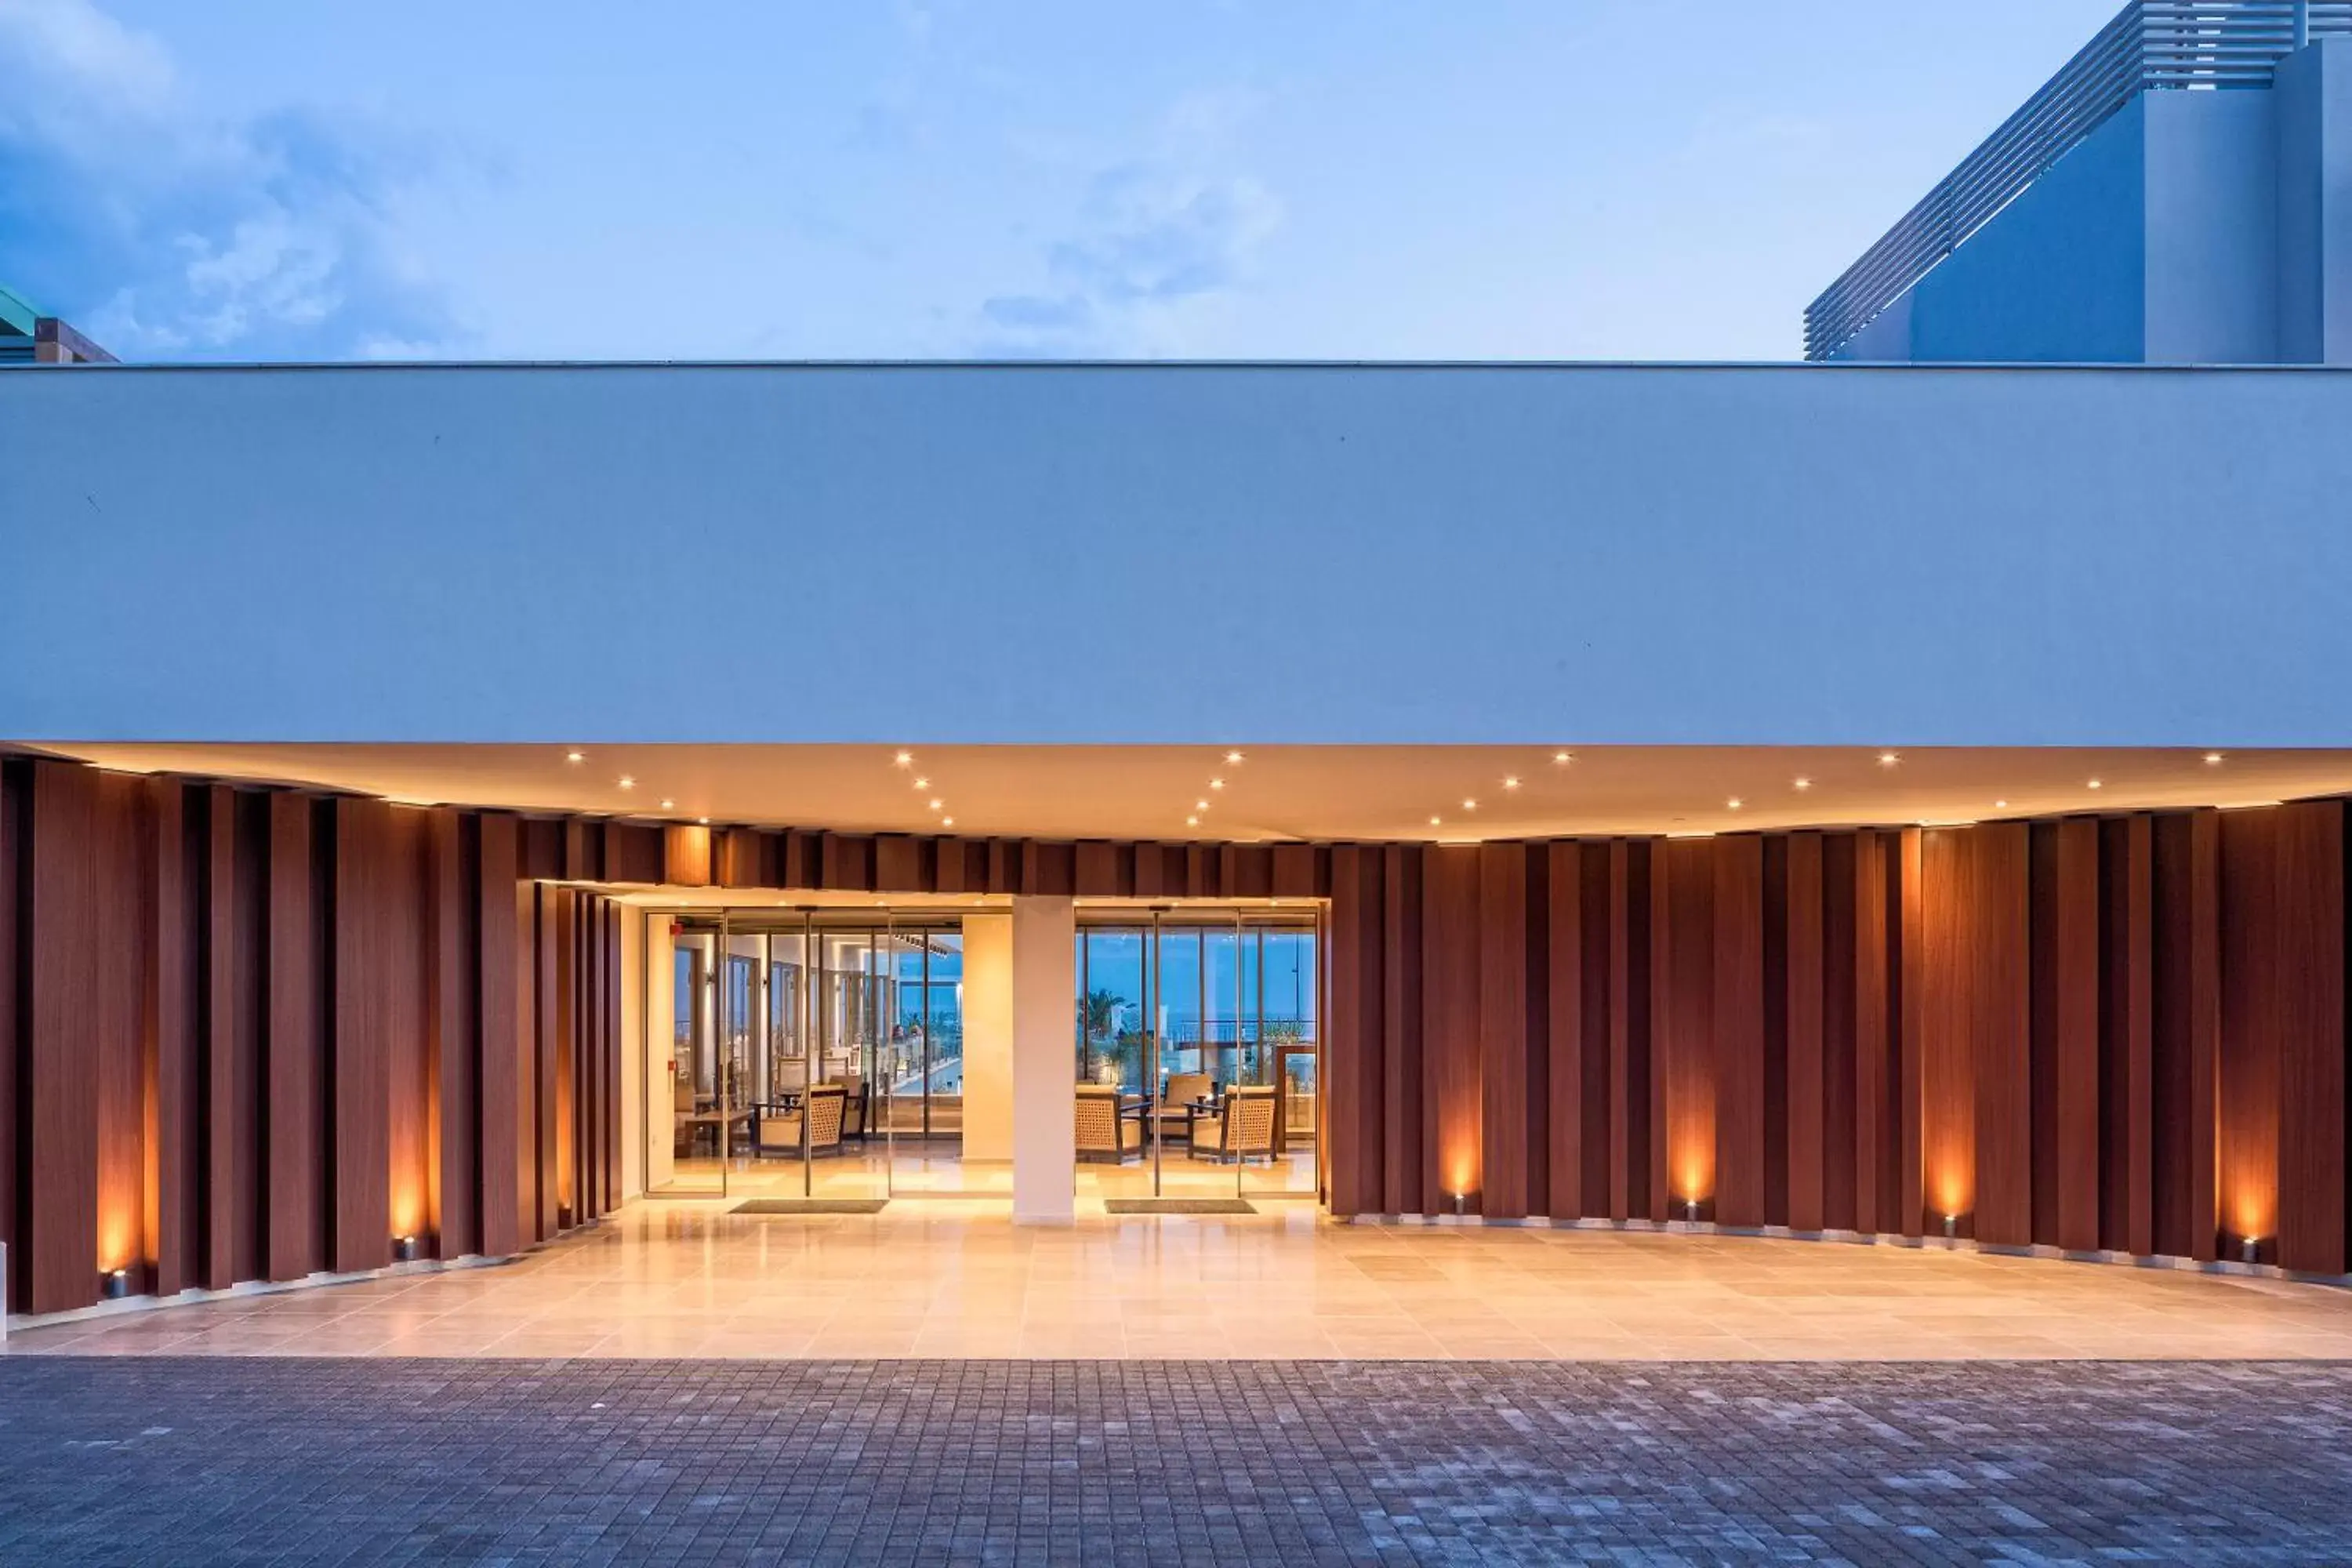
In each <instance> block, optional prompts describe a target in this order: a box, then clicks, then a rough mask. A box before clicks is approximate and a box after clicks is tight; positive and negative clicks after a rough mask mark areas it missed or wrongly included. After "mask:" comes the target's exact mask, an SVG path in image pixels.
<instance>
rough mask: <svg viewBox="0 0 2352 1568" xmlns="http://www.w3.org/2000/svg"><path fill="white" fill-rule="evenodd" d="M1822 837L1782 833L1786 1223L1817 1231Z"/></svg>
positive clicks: (1823, 1163)
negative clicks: (1785, 857)
mask: <svg viewBox="0 0 2352 1568" xmlns="http://www.w3.org/2000/svg"><path fill="white" fill-rule="evenodd" d="M1823 973H1824V971H1823V966H1822V836H1821V835H1820V834H1818V833H1792V834H1790V836H1789V876H1788V976H1789V980H1788V994H1787V1006H1788V1020H1789V1022H1788V1042H1789V1044H1788V1049H1789V1066H1788V1079H1789V1121H1788V1128H1789V1132H1788V1166H1789V1227H1790V1229H1792V1230H1796V1231H1800V1232H1810V1231H1818V1230H1821V1229H1822V1228H1823V1227H1824V1226H1826V1225H1827V1224H1828V1221H1827V1219H1826V1217H1825V1208H1824V1186H1823V1182H1822V1178H1823V1176H1824V1174H1825V1173H1826V1167H1827V1159H1826V1157H1827V1154H1828V1148H1827V1142H1826V1138H1825V1135H1824V1128H1823V1125H1822V1110H1823V1105H1824V1086H1823V1063H1824V1059H1825V1058H1824V1055H1823V1051H1822V976H1823Z"/></svg>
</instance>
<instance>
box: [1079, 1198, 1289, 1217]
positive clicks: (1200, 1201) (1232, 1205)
mask: <svg viewBox="0 0 2352 1568" xmlns="http://www.w3.org/2000/svg"><path fill="white" fill-rule="evenodd" d="M1103 1213H1105V1214H1255V1213H1257V1210H1255V1209H1254V1208H1252V1207H1251V1206H1250V1205H1247V1204H1245V1203H1244V1202H1243V1201H1242V1200H1241V1199H1239V1198H1105V1199H1103Z"/></svg>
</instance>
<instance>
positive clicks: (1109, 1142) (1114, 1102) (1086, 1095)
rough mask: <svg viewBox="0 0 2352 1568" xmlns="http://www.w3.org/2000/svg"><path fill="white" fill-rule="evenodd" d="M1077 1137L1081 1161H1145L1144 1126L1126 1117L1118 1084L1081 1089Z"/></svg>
mask: <svg viewBox="0 0 2352 1568" xmlns="http://www.w3.org/2000/svg"><path fill="white" fill-rule="evenodd" d="M1077 1133H1078V1157H1079V1158H1080V1159H1082V1160H1112V1161H1118V1162H1122V1163H1123V1162H1124V1161H1125V1160H1126V1159H1127V1158H1128V1156H1129V1155H1130V1154H1132V1155H1134V1156H1135V1157H1136V1158H1137V1159H1141V1158H1142V1157H1143V1123H1142V1122H1141V1121H1139V1120H1137V1119H1136V1118H1135V1117H1132V1116H1129V1115H1128V1114H1127V1111H1126V1109H1125V1107H1124V1106H1122V1105H1121V1104H1120V1095H1119V1091H1118V1085H1117V1084H1110V1083H1101V1084H1097V1083H1082V1084H1080V1085H1078V1109H1077Z"/></svg>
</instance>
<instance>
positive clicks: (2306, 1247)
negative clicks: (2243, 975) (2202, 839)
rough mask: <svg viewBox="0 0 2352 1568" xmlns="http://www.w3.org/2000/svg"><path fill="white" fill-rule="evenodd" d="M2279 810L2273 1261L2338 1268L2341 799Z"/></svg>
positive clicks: (2341, 1264)
mask: <svg viewBox="0 0 2352 1568" xmlns="http://www.w3.org/2000/svg"><path fill="white" fill-rule="evenodd" d="M2278 810H2279V817H2280V822H2279V841H2278V858H2277V861H2276V866H2277V880H2276V884H2275V885H2276V888H2277V901H2276V906H2275V907H2276V910H2277V914H2276V919H2275V921H2274V922H2273V924H2272V925H2271V926H2270V927H2269V928H2268V930H2267V931H2265V933H2264V934H2265V935H2266V937H2267V938H2268V940H2269V941H2270V942H2273V943H2274V944H2275V946H2276V949H2277V953H2278V963H2277V967H2276V970H2275V973H2276V974H2277V976H2278V980H2279V993H2278V998H2277V1005H2278V1016H2277V1028H2278V1037H2279V1041H2280V1053H2279V1069H2280V1082H2281V1086H2282V1088H2283V1089H2284V1100H2283V1102H2282V1104H2281V1107H2280V1112H2279V1153H2278V1161H2279V1171H2278V1185H2279V1220H2278V1260H2279V1264H2280V1266H2281V1267H2282V1268H2292V1269H2296V1270H2299V1271H2302V1272H2306V1273H2312V1274H2341V1273H2343V1272H2344V1271H2345V1261H2346V1258H2345V1232H2344V1219H2345V1206H2344V1180H2345V1152H2344V1136H2345V1110H2346V1108H2345V1099H2344V1089H2345V1066H2344V897H2345V887H2344V807H2343V805H2342V803H2341V802H2338V801H2332V800H2328V801H2305V802H2298V803H2296V804H2294V805H2284V806H2281V807H2279V808H2278Z"/></svg>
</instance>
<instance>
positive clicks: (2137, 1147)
mask: <svg viewBox="0 0 2352 1568" xmlns="http://www.w3.org/2000/svg"><path fill="white" fill-rule="evenodd" d="M2154 829H2155V824H2154V822H2153V821H2152V820H2151V819H2150V818H2149V817H2148V816H2147V813H2145V812H2142V813H2139V814H2137V815H2136V816H2132V817H2131V818H2129V819H2128V821H2127V822H2126V825H2125V829H2124V846H2125V854H2126V862H2125V869H2124V875H2123V879H2122V881H2123V889H2124V894H2123V897H2124V925H2123V930H2122V931H2121V932H2120V933H2119V934H2120V936H2121V937H2122V940H2123V948H2124V952H2123V963H2122V971H2123V983H2124V984H2123V989H2124V1005H2125V1018H2124V1043H2125V1045H2124V1057H2125V1060H2126V1064H2127V1066H2126V1072H2127V1075H2128V1077H2127V1080H2126V1081H2127V1082H2128V1085H2129V1088H2128V1090H2127V1092H2126V1096H2125V1115H2124V1124H2123V1132H2124V1157H2123V1165H2124V1172H2125V1177H2124V1180H2125V1184H2126V1185H2125V1201H2124V1234H2123V1236H2122V1237H2121V1238H2120V1245H2121V1246H2122V1247H2124V1248H2125V1249H2126V1250H2127V1251H2129V1252H2131V1253H2132V1254H2133V1255H2134V1256H2136V1257H2140V1258H2146V1257H2148V1256H2150V1255H2152V1254H2153V1253H2154V1252H2155V1251H2156V1164H2155V1161H2156V1148H2155V1144H2156V949H2155V944H2156V925H2155V920H2156V910H2155V885H2156V884H2155V877H2156V847H2155V839H2154Z"/></svg>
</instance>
